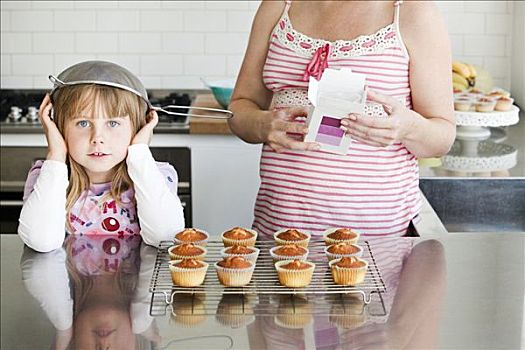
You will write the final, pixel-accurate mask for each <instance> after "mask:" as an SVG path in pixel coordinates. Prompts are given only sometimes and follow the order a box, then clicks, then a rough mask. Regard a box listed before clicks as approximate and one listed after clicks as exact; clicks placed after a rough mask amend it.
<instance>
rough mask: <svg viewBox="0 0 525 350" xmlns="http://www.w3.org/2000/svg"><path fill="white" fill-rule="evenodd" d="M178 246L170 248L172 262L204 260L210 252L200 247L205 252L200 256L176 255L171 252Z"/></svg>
mask: <svg viewBox="0 0 525 350" xmlns="http://www.w3.org/2000/svg"><path fill="white" fill-rule="evenodd" d="M175 247H176V246H171V247H169V248H168V254H169V256H170V259H171V260H182V259H195V260H200V261H202V260H204V257H205V256H206V253H208V250H207V249H206V248H204V247H203V246H199V248H201V249H202V250H203V252H202V254H198V255H180V254H175V253H173V252H172V251H171V250H172V249H175Z"/></svg>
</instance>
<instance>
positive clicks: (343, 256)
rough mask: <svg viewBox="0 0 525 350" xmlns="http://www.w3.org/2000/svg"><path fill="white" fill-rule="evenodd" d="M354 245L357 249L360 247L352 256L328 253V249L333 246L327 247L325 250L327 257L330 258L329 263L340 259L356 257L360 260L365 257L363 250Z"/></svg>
mask: <svg viewBox="0 0 525 350" xmlns="http://www.w3.org/2000/svg"><path fill="white" fill-rule="evenodd" d="M352 245H353V246H355V247H358V248H359V251H357V252H355V253H352V254H334V253H330V252H329V251H328V249H329V248H330V247H331V246H327V247H325V248H324V253H325V254H326V257H327V258H328V261H332V260H335V259H340V258H349V257H351V256H355V257H358V258H360V257H361V256H363V248H362V247H360V246H358V245H357V244H352Z"/></svg>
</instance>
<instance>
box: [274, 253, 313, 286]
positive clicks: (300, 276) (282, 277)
mask: <svg viewBox="0 0 525 350" xmlns="http://www.w3.org/2000/svg"><path fill="white" fill-rule="evenodd" d="M291 262H293V260H281V261H278V262H276V263H275V269H276V270H277V274H278V276H279V282H280V283H281V284H282V285H283V286H285V287H289V288H301V287H306V286H308V285H309V284H310V282H311V281H312V276H313V274H314V269H315V264H314V263H311V262H308V263H309V265H311V266H310V267H309V268H307V269H300V270H292V269H284V268H282V267H281V266H283V265H286V264H288V263H291ZM304 262H306V261H304Z"/></svg>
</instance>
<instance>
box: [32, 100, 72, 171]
mask: <svg viewBox="0 0 525 350" xmlns="http://www.w3.org/2000/svg"><path fill="white" fill-rule="evenodd" d="M52 108H53V105H52V104H51V97H50V96H49V94H46V96H45V97H44V100H43V101H42V103H41V104H40V109H39V111H38V119H40V123H42V127H43V128H44V133H45V135H46V139H47V145H48V149H47V157H46V159H48V160H56V161H59V162H63V163H65V162H66V157H67V145H66V141H65V140H64V137H63V136H62V134H61V133H60V131H59V130H58V128H57V125H56V124H55V122H54V121H53V120H52V119H51V110H52Z"/></svg>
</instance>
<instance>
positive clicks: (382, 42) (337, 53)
mask: <svg viewBox="0 0 525 350" xmlns="http://www.w3.org/2000/svg"><path fill="white" fill-rule="evenodd" d="M272 35H274V36H276V37H277V39H278V40H279V41H280V42H282V43H283V44H286V46H287V47H289V48H290V49H292V50H294V51H295V52H296V53H298V54H299V55H301V56H303V57H308V58H310V57H312V56H313V54H314V53H315V51H316V50H317V49H318V48H319V47H321V46H323V45H325V44H327V43H328V44H330V46H331V52H330V58H345V57H354V56H360V55H367V54H373V53H380V52H381V51H383V50H385V49H386V48H389V47H393V46H396V45H398V46H400V45H399V40H398V36H397V33H396V29H395V23H390V24H389V25H387V26H385V27H383V28H381V29H379V30H378V31H377V32H375V33H374V34H370V35H360V36H358V37H357V38H355V39H353V40H336V41H328V40H324V39H315V38H311V37H309V36H307V35H305V34H303V33H301V32H298V31H297V30H295V29H294V28H293V26H292V22H291V21H290V17H288V11H284V13H283V15H282V16H281V19H280V20H279V23H277V25H276V26H275V28H274V30H273V32H272Z"/></svg>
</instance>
